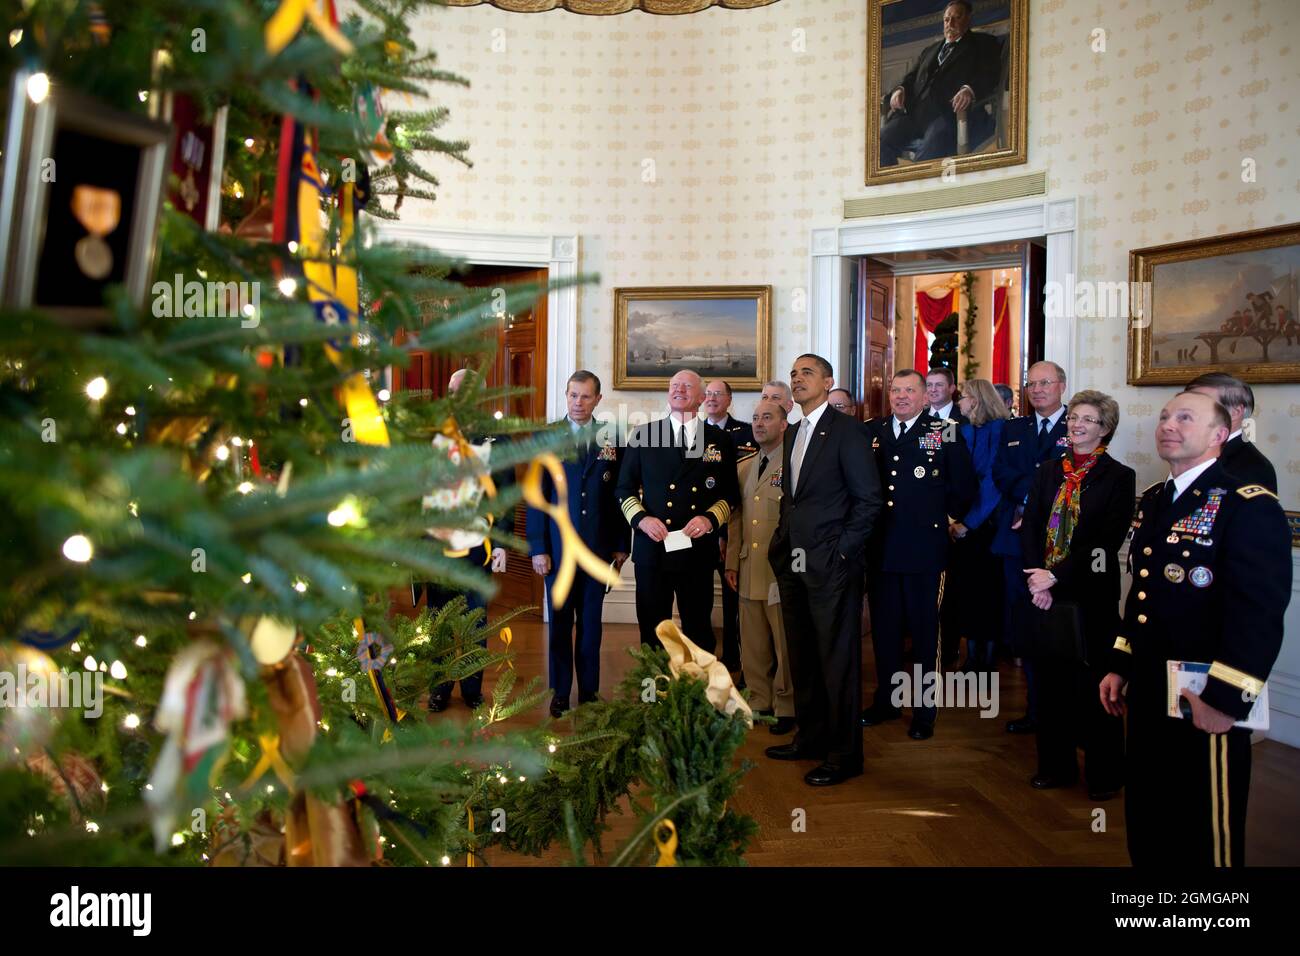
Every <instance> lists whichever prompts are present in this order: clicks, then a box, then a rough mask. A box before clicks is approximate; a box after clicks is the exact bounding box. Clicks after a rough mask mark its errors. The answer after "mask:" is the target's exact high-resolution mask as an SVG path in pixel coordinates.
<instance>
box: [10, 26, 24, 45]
mask: <svg viewBox="0 0 1300 956" xmlns="http://www.w3.org/2000/svg"><path fill="white" fill-rule="evenodd" d="M22 42H23V31H22V30H10V31H9V45H10V46H17V45H18V44H20V43H22Z"/></svg>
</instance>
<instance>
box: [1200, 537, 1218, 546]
mask: <svg viewBox="0 0 1300 956" xmlns="http://www.w3.org/2000/svg"><path fill="white" fill-rule="evenodd" d="M1196 543H1197V544H1202V545H1205V547H1207V548H1208V547H1209V546H1210V545H1212V544H1214V539H1213V538H1202V537H1197V539H1196Z"/></svg>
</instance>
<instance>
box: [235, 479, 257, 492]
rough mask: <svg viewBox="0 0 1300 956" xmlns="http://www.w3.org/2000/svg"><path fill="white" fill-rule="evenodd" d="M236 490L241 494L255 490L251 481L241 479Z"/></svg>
mask: <svg viewBox="0 0 1300 956" xmlns="http://www.w3.org/2000/svg"><path fill="white" fill-rule="evenodd" d="M235 490H236V491H238V492H239V493H240V494H241V495H246V494H248V493H249V492H250V491H252V490H253V483H252V482H251V481H241V482H240V483H239V484H238V485H236V486H235Z"/></svg>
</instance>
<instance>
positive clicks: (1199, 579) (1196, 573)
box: [1187, 565, 1214, 588]
mask: <svg viewBox="0 0 1300 956" xmlns="http://www.w3.org/2000/svg"><path fill="white" fill-rule="evenodd" d="M1187 577H1188V578H1189V579H1190V580H1191V582H1192V584H1193V585H1195V586H1196V587H1198V588H1208V587H1209V586H1210V582H1211V581H1213V580H1214V572H1213V571H1211V570H1210V569H1209V568H1207V567H1205V566H1204V565H1198V566H1197V567H1194V568H1192V570H1191V572H1190V573H1189V574H1188V575H1187Z"/></svg>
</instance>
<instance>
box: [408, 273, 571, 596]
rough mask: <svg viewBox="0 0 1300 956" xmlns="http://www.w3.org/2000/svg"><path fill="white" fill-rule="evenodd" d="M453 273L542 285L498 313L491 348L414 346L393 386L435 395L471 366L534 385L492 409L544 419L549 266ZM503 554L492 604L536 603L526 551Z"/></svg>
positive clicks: (518, 528)
mask: <svg viewBox="0 0 1300 956" xmlns="http://www.w3.org/2000/svg"><path fill="white" fill-rule="evenodd" d="M455 278H456V280H457V281H458V282H460V283H461V284H462V285H464V286H469V287H472V288H493V287H498V286H499V287H502V288H505V289H509V288H511V287H512V286H519V285H529V284H532V285H537V286H539V287H541V288H542V289H543V291H542V293H541V294H540V295H539V296H538V297H537V298H536V299H535V300H534V301H533V302H532V303H531V304H529V305H528V306H527V307H526V308H524V309H520V310H518V311H515V312H510V313H500V314H498V316H497V322H496V327H495V329H493V330H488V331H487V332H485V335H486V336H488V337H489V338H492V337H495V340H496V341H495V347H494V348H492V347H491V344H490V343H489V349H488V351H487V354H486V356H484V355H456V354H448V353H441V352H439V353H434V352H427V351H424V350H419V349H416V350H412V351H411V353H410V355H411V362H410V365H408V366H407V368H406V369H405V370H401V369H393V370H392V372H393V374H392V385H391V387H392V391H393V392H399V391H422V392H425V393H427V394H428V396H429V397H430V398H439V397H442V396H443V395H445V394H446V393H447V383H448V380H449V379H450V378H451V375H452V373H453V372H455V371H456V369H458V368H462V367H466V366H473V367H475V368H477V370H478V372H479V374H480V375H482V376H483V379H484V382H485V384H486V386H487V387H488V388H497V387H501V386H504V387H512V388H529V387H531V388H532V389H533V391H532V392H531V393H530V394H525V395H516V396H514V397H512V398H510V399H508V400H504V401H502V403H501V407H500V408H495V409H492V411H494V412H497V413H499V414H500V415H503V416H514V417H519V418H525V419H532V420H536V421H544V420H545V418H546V400H547V386H548V383H547V357H546V348H547V332H548V328H547V326H548V318H549V316H548V297H547V293H546V291H545V289H546V284H547V278H548V275H547V269H546V268H545V267H542V268H537V267H531V266H504V265H472V266H468V267H466V268H465V269H464V270H463V271H461V272H459V273H458V274H457V275H456V276H455ZM405 339H406V335H405V333H403V332H399V333H398V334H397V335H396V336H395V338H394V341H395V343H397V344H400V343H401V342H403V341H405ZM522 471H523V469H522V468H517V469H516V473H517V475H518V476H520V477H522ZM512 528H513V530H514V533H515V534H516V535H518V536H519V537H521V538H522V537H525V530H524V507H523V505H519V506H518V507H517V508H516V509H515V513H514V519H513V523H512ZM506 556H507V566H506V567H507V570H506V573H505V574H504V575H500V576H499V578H498V583H499V584H500V586H501V590H500V591H499V592H498V593H497V596H496V599H495V601H494V604H500V605H502V606H503V607H518V606H521V605H530V604H531V605H536V606H537V607H539V608H540V607H541V606H542V604H543V600H544V596H545V595H544V586H543V583H542V579H541V578H540V577H538V576H537V575H536V574H534V573H533V569H532V564H531V562H530V561H529V559H528V557H527V556H526V555H523V554H519V553H517V552H515V551H510V550H507V552H506Z"/></svg>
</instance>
